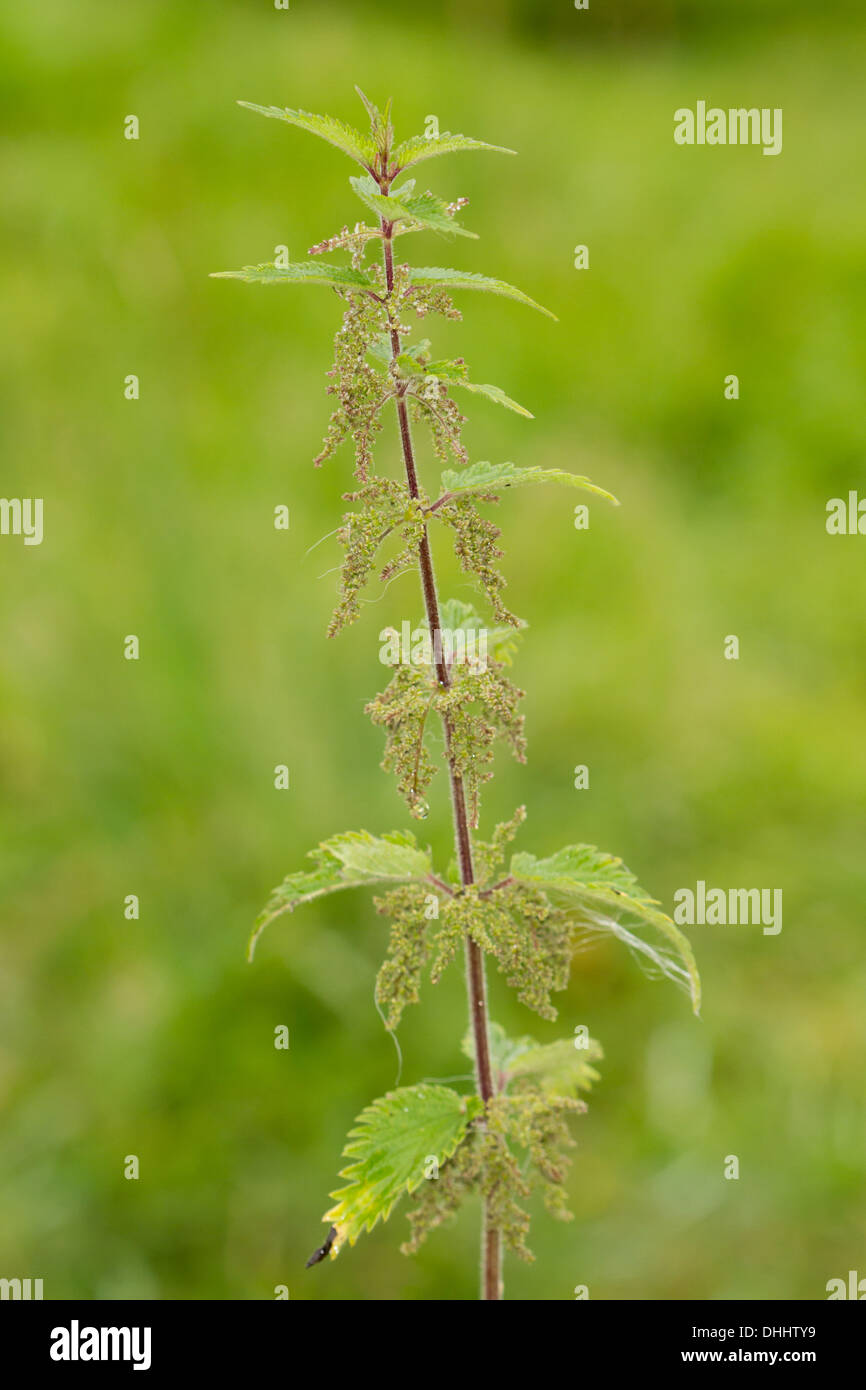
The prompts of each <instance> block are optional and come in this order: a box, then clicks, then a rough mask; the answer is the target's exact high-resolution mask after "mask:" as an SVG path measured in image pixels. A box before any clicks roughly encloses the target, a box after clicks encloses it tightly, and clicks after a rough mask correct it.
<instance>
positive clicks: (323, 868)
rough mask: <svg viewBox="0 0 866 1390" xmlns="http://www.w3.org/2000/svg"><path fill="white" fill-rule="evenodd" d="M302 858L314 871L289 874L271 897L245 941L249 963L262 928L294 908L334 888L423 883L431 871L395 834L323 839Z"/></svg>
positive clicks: (409, 838)
mask: <svg viewBox="0 0 866 1390" xmlns="http://www.w3.org/2000/svg"><path fill="white" fill-rule="evenodd" d="M307 858H308V859H314V860H315V861H316V865H315V868H313V869H301V870H299V872H297V873H294V874H289V875H288V876H287V877H286V878H285V879H284V880H283V882H282V883H281V884H280V885H279V887H277V888H275V889H274V891H273V893H272V894H271V897H270V900H269V901H268V904H267V906H266V907H265V909H264V911H263V912H262V913H261V915H260V916H259V917H258V919H257V921H256V926H255V930H254V932H253V934H252V936H251V938H250V943H249V948H248V952H247V956H248V959H249V960H252V958H253V954H254V952H255V949H256V942H257V941H258V939H259V937H260V936H261V934H262V932H263V931H264V929H265V927H266V926H267V925H268V923H269V922H272V921H273V920H274V918H275V917H279V916H280V915H281V914H282V913H283V912H293V911H294V909H295V908H296V907H297V906H298V905H299V903H307V902H311V901H312V899H313V898H320V897H321V896H322V895H323V894H324V893H333V892H336V891H337V890H338V889H340V888H360V887H362V886H363V885H364V884H367V883H389V882H390V883H393V882H400V881H408V880H411V879H424V878H426V876H427V875H428V874H429V873H431V872H432V867H433V866H432V863H431V860H430V855H429V853H428V852H427V851H426V850H422V849H419V848H418V845H417V844H416V842H415V837H414V836H413V835H410V834H408V833H406V832H404V831H399V830H395V831H393V832H392V833H391V834H389V835H381V836H376V835H370V834H369V833H368V831H366V830H349V831H346V832H345V834H343V835H334V836H332V837H331V839H330V840H323V841H322V843H321V844H320V845H319V847H318V848H317V849H312V850H310V852H309V854H308V855H307Z"/></svg>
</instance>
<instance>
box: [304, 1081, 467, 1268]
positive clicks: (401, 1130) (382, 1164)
mask: <svg viewBox="0 0 866 1390" xmlns="http://www.w3.org/2000/svg"><path fill="white" fill-rule="evenodd" d="M482 1109H483V1106H482V1103H481V1101H480V1099H479V1098H478V1097H477V1096H469V1097H467V1096H461V1095H458V1093H457V1092H456V1091H452V1090H450V1089H449V1088H448V1087H447V1086H430V1085H420V1086H404V1087H401V1088H400V1089H399V1090H397V1091H389V1092H388V1094H387V1095H385V1096H381V1097H380V1098H379V1099H378V1100H375V1101H373V1104H372V1105H368V1106H367V1108H366V1109H365V1110H362V1112H361V1114H360V1115H359V1116H358V1118H357V1120H356V1121H355V1127H354V1128H353V1129H351V1130H350V1131H349V1136H348V1138H349V1142H348V1143H347V1144H346V1147H345V1149H344V1150H343V1157H344V1158H348V1159H351V1160H352V1161H351V1162H350V1163H349V1164H348V1165H347V1166H346V1167H345V1168H343V1169H342V1170H341V1172H340V1177H341V1178H346V1179H347V1186H346V1187H341V1188H339V1189H338V1190H337V1191H336V1192H332V1193H331V1196H332V1197H334V1198H335V1199H336V1206H333V1207H331V1209H330V1211H327V1212H326V1213H325V1215H324V1217H323V1218H322V1219H323V1220H324V1221H326V1222H328V1223H329V1225H333V1226H335V1227H336V1228H337V1235H336V1237H335V1239H334V1241H333V1244H332V1247H331V1258H332V1259H335V1258H336V1256H337V1255H338V1253H339V1251H340V1247H341V1246H342V1244H343V1242H344V1241H346V1240H348V1242H349V1244H350V1245H354V1244H355V1241H356V1240H357V1239H358V1236H359V1235H361V1233H362V1232H363V1231H364V1230H367V1231H371V1230H372V1229H373V1227H374V1226H375V1224H376V1222H377V1221H379V1220H380V1219H381V1220H382V1221H387V1220H388V1217H389V1216H390V1214H391V1212H392V1211H393V1209H394V1206H395V1205H396V1203H397V1202H398V1201H399V1199H400V1198H401V1197H402V1196H403V1195H404V1194H406V1193H410V1192H414V1191H415V1189H416V1188H417V1187H419V1186H420V1185H421V1183H422V1182H424V1181H425V1179H426V1178H427V1177H428V1176H429V1164H430V1160H431V1159H435V1160H436V1161H437V1162H438V1163H439V1164H440V1165H441V1164H443V1163H444V1162H445V1161H446V1159H449V1158H450V1157H451V1155H452V1154H453V1153H454V1151H455V1150H456V1148H457V1146H458V1144H459V1143H460V1141H461V1139H463V1138H464V1136H465V1134H466V1131H467V1129H468V1128H469V1125H470V1122H471V1121H472V1119H473V1118H474V1117H475V1116H476V1115H477V1114H479V1113H480V1112H481V1110H482Z"/></svg>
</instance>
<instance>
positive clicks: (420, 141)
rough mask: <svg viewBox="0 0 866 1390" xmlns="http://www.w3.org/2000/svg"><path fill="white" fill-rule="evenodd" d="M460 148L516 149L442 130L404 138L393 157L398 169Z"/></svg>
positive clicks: (499, 152)
mask: <svg viewBox="0 0 866 1390" xmlns="http://www.w3.org/2000/svg"><path fill="white" fill-rule="evenodd" d="M461 150H493V151H494V152H495V153H497V154H516V153H517V151H516V150H509V149H506V147H505V146H504V145H488V144H487V142H486V141H485V140H473V139H472V138H471V136H468V135H452V134H451V133H450V131H447V130H446V131H444V132H443V133H442V134H441V135H437V136H435V137H431V138H430V139H428V138H427V136H426V135H413V136H412V137H411V139H409V140H404V141H403V143H402V145H398V146H397V148H396V149H395V151H394V155H393V158H394V160H395V162H396V165H397V169H398V171H401V172H402V170H403V169H408V168H409V167H410V166H411V165H412V164H420V163H421V160H422V159H435V158H436V156H437V155H440V154H457V153H459V152H460V151H461Z"/></svg>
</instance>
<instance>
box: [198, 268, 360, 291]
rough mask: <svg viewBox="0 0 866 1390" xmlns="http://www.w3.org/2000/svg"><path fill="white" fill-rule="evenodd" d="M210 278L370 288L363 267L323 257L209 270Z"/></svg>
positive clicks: (258, 282) (350, 288)
mask: <svg viewBox="0 0 866 1390" xmlns="http://www.w3.org/2000/svg"><path fill="white" fill-rule="evenodd" d="M210 278H211V279H212V280H244V281H246V283H247V284H248V285H302V284H305V283H306V284H310V285H336V286H337V288H338V289H348V290H374V289H375V288H376V287H375V285H374V284H373V281H372V280H371V279H370V277H369V275H365V274H364V272H363V270H355V269H354V268H353V267H352V266H350V265H328V264H327V263H326V262H325V261H298V262H294V263H290V264H289V265H274V263H273V261H266V262H265V263H264V264H262V265H245V266H244V267H243V268H242V269H241V270H212V271H211V273H210Z"/></svg>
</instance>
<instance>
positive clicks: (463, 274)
mask: <svg viewBox="0 0 866 1390" xmlns="http://www.w3.org/2000/svg"><path fill="white" fill-rule="evenodd" d="M409 284H410V285H441V286H442V287H443V289H446V290H484V291H485V292H486V293H487V294H501V295H504V296H505V298H506V299H516V300H517V302H518V303H519V304H528V305H529V307H530V308H531V309H537V310H538V311H539V313H541V314H546V315H547V317H548V318H549V319H555V318H556V314H553V313H551V311H550V310H549V309H545V307H544V305H543V304H538V303H536V301H535V300H534V299H530V297H529V295H528V294H524V293H523V290H518V289H516V288H515V286H514V285H509V284H508V283H507V282H506V281H505V280H492V279H491V278H490V276H489V275H477V274H475V272H473V271H468V270H444V269H443V268H442V267H441V266H432V265H425V266H414V265H413V266H410V267H409Z"/></svg>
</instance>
